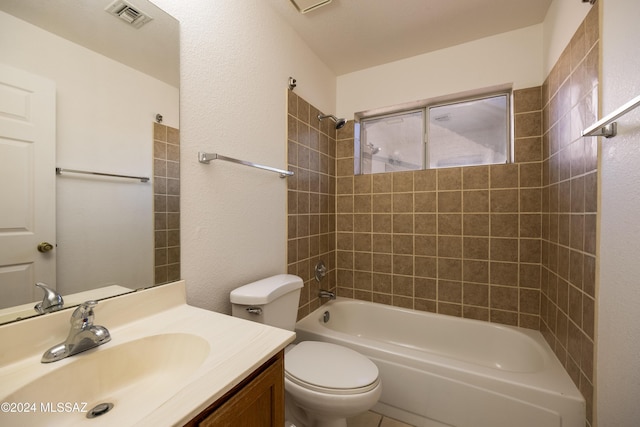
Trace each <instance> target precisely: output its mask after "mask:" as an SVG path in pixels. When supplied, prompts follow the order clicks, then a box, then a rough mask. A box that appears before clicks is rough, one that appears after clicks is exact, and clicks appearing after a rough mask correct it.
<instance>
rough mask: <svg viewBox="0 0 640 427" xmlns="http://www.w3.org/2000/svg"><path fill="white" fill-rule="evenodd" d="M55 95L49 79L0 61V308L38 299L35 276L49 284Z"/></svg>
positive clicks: (52, 275) (52, 240)
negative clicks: (43, 247) (41, 248)
mask: <svg viewBox="0 0 640 427" xmlns="http://www.w3.org/2000/svg"><path fill="white" fill-rule="evenodd" d="M55 96H56V87H55V83H54V82H53V81H51V80H47V79H45V78H42V77H39V76H36V75H33V74H30V73H27V72H25V71H22V70H18V69H16V68H13V67H9V66H6V65H2V64H0V308H6V307H11V306H14V305H19V304H24V303H28V302H33V301H37V300H39V299H41V297H42V296H41V294H42V291H41V290H40V289H37V288H36V287H35V286H34V285H35V283H36V282H44V283H46V284H48V285H50V286H51V287H53V288H55V281H56V259H55V244H56V234H55V233H56V222H55V188H56V187H55V153H56V147H55V131H56V127H55V126H56V125H55V123H56V110H55V107H56V105H55V103H56V98H55ZM42 242H48V243H50V244H51V245H52V246H53V249H52V250H50V251H48V252H39V251H38V245H39V244H40V243H42Z"/></svg>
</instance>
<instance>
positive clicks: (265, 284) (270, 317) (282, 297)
mask: <svg viewBox="0 0 640 427" xmlns="http://www.w3.org/2000/svg"><path fill="white" fill-rule="evenodd" d="M302 286H303V282H302V279H301V278H300V277H298V276H294V275H292V274H278V275H277V276H271V277H267V278H266V279H262V280H258V281H257V282H253V283H249V284H247V285H244V286H241V287H239V288H236V289H234V290H233V291H231V295H230V299H231V314H232V315H233V316H234V317H240V318H242V319H247V320H251V321H253V322H259V323H264V324H266V325H269V326H275V327H276V328H282V329H287V330H290V331H293V330H294V329H295V325H296V317H297V315H298V303H299V301H300V289H301V288H302Z"/></svg>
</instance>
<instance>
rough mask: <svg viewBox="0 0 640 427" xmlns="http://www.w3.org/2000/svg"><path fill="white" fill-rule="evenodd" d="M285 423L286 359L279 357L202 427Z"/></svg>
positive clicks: (261, 426)
mask: <svg viewBox="0 0 640 427" xmlns="http://www.w3.org/2000/svg"><path fill="white" fill-rule="evenodd" d="M283 425H284V363H283V359H282V357H278V358H277V359H276V360H275V361H274V362H273V363H272V364H271V365H270V366H269V367H268V368H266V369H265V370H264V371H263V372H262V373H260V374H259V375H258V376H257V377H255V378H254V379H253V380H252V381H251V382H249V383H247V384H246V385H245V386H244V387H243V388H241V389H240V390H239V391H238V392H237V393H236V394H234V395H233V396H232V397H231V398H229V400H227V401H226V402H225V403H223V404H222V405H221V406H220V407H218V408H217V409H216V410H215V411H214V412H213V413H212V414H211V415H209V416H207V417H206V418H205V419H203V420H202V421H200V423H199V426H201V427H227V426H229V427H282V426H283Z"/></svg>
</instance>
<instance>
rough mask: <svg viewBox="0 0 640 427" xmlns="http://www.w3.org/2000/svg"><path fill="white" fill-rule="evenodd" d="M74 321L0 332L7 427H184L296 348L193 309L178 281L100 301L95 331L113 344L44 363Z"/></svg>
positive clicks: (1, 415) (60, 317)
mask: <svg viewBox="0 0 640 427" xmlns="http://www.w3.org/2000/svg"><path fill="white" fill-rule="evenodd" d="M70 317H71V312H70V311H69V310H67V311H64V310H63V311H57V312H55V313H49V314H46V315H44V316H36V317H33V318H31V319H26V320H23V321H20V322H14V323H9V324H6V325H1V326H0V342H1V343H3V345H2V346H0V426H1V427H4V426H10V427H13V426H29V427H33V426H36V427H37V426H52V427H56V426H88V427H112V426H118V427H157V426H167V427H168V426H182V425H185V424H186V423H188V422H189V421H190V420H192V419H194V417H196V416H198V414H200V413H202V411H204V410H206V409H207V408H208V407H210V406H211V405H212V404H213V403H214V402H216V401H217V400H218V399H220V398H222V397H223V396H225V394H226V393H228V392H229V391H230V390H232V389H233V387H235V386H236V385H237V384H239V383H240V382H241V381H242V380H243V379H244V378H246V377H247V376H248V375H250V374H251V373H252V372H254V371H255V370H256V369H257V368H259V367H260V366H261V365H263V364H264V363H265V362H267V361H268V360H270V359H271V358H272V357H273V356H275V355H276V354H277V352H279V351H280V350H282V349H284V347H285V346H286V345H287V344H289V343H291V342H292V341H293V339H294V338H295V334H294V333H293V332H291V331H286V330H283V329H278V328H272V327H269V326H266V325H262V324H259V323H256V322H247V321H245V320H242V319H238V318H235V317H231V316H228V315H226V314H222V313H216V312H213V311H209V310H203V309H201V308H196V307H192V306H189V305H188V304H187V303H186V289H185V283H184V281H180V282H174V283H171V284H167V285H163V286H156V287H153V288H150V289H145V290H141V291H137V292H132V293H129V294H126V295H122V296H118V297H114V298H108V299H105V300H102V301H100V302H99V304H98V305H97V307H96V308H95V323H96V324H98V325H102V326H105V327H106V328H108V329H109V332H110V334H111V341H109V342H107V343H105V344H103V345H100V346H99V347H96V348H93V349H91V350H87V351H85V352H81V353H78V354H75V355H73V356H70V357H67V358H64V359H61V360H58V361H56V362H52V363H41V359H42V355H43V353H44V352H45V351H46V350H47V348H50V347H51V346H54V345H56V344H58V343H60V342H61V341H63V340H64V339H65V337H66V336H67V334H68V333H69V326H70V325H69V322H70ZM6 343H9V344H10V345H5V344H6ZM103 404H104V405H103ZM106 404H113V407H112V408H111V409H109V410H105V411H104V413H102V415H99V416H97V417H95V418H87V414H88V413H91V412H92V409H94V408H96V407H98V408H99V410H98V411H97V412H101V411H102V410H103V408H107V405H106Z"/></svg>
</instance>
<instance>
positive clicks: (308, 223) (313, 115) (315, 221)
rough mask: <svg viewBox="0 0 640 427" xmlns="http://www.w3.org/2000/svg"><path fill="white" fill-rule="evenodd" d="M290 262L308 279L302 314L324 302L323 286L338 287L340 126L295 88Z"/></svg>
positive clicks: (292, 99) (289, 146)
mask: <svg viewBox="0 0 640 427" xmlns="http://www.w3.org/2000/svg"><path fill="white" fill-rule="evenodd" d="M287 97H288V98H287V101H288V115H287V127H288V132H287V133H288V137H287V156H288V163H289V170H291V171H293V172H295V175H294V176H292V177H289V178H287V181H288V193H287V204H288V206H287V212H288V214H287V235H288V236H287V245H288V246H287V265H288V268H287V270H288V272H289V273H290V274H296V275H298V276H300V277H301V278H302V279H303V280H304V288H303V289H302V293H301V296H300V304H299V311H298V318H301V317H304V316H305V315H307V314H309V312H310V311H313V310H315V309H316V308H317V307H318V306H320V304H321V301H320V300H319V299H318V291H319V290H320V289H325V290H330V291H335V283H336V282H335V277H336V276H335V240H336V239H335V164H336V162H335V151H336V130H335V126H332V124H333V122H331V121H330V120H329V119H325V120H323V121H319V120H318V118H317V117H318V114H319V113H320V111H318V109H316V108H315V107H313V106H311V105H309V103H308V102H306V101H305V100H304V99H302V98H300V97H299V96H298V95H297V94H295V93H294V92H293V91H288V92H287ZM320 260H322V261H323V262H324V263H325V265H326V269H327V275H326V277H325V278H324V279H322V281H321V282H320V283H318V282H317V281H316V279H315V275H314V268H315V266H316V264H317V263H318V261H320Z"/></svg>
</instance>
